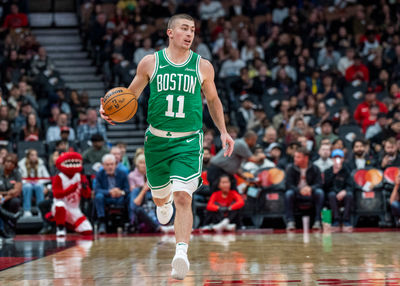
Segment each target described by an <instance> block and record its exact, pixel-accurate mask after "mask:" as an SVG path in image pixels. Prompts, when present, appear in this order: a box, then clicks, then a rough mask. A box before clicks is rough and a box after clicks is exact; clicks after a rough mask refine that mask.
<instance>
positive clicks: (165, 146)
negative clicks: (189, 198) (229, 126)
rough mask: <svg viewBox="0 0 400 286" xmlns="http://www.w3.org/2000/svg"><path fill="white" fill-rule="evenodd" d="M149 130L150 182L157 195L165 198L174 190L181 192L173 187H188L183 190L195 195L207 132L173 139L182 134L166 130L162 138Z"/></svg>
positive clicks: (146, 152) (147, 154)
mask: <svg viewBox="0 0 400 286" xmlns="http://www.w3.org/2000/svg"><path fill="white" fill-rule="evenodd" d="M149 129H151V128H149ZM149 129H148V130H147V131H146V134H145V142H144V154H145V159H146V171H147V183H148V185H149V187H150V188H151V190H152V194H153V196H154V197H158V198H164V197H166V196H167V195H168V194H170V193H171V191H172V192H173V191H179V189H177V190H175V189H174V186H173V185H175V186H179V188H184V189H181V190H180V191H186V192H188V193H189V194H190V195H192V193H193V192H194V191H195V190H196V189H197V187H198V186H199V184H200V183H201V180H200V176H201V171H202V165H203V131H202V130H200V131H198V132H196V133H193V134H190V135H188V136H183V137H178V138H170V137H171V136H172V137H174V136H176V134H179V133H178V132H166V131H162V132H163V133H162V134H163V135H164V133H165V137H164V136H163V137H160V136H156V135H154V134H153V133H152V132H151V131H150V130H149ZM157 131H160V130H157ZM153 132H154V128H153ZM158 135H160V134H158ZM185 184H186V186H187V187H186V189H185Z"/></svg>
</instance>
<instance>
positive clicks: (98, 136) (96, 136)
mask: <svg viewBox="0 0 400 286" xmlns="http://www.w3.org/2000/svg"><path fill="white" fill-rule="evenodd" d="M90 140H91V141H92V142H100V141H104V138H103V136H102V135H101V134H100V133H96V134H93V135H92V137H91V138H90Z"/></svg>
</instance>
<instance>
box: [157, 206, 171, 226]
mask: <svg viewBox="0 0 400 286" xmlns="http://www.w3.org/2000/svg"><path fill="white" fill-rule="evenodd" d="M174 214H175V208H174V207H173V206H172V215H171V217H170V218H169V220H168V221H167V222H166V223H163V222H161V221H160V219H159V218H158V214H157V210H156V216H157V220H158V222H159V223H160V225H162V226H166V225H168V224H169V223H170V222H171V221H172V218H173V217H174Z"/></svg>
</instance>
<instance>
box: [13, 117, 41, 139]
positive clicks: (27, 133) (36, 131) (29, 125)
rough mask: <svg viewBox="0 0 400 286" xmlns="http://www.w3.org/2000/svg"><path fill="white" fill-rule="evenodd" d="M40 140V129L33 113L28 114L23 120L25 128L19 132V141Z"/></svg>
mask: <svg viewBox="0 0 400 286" xmlns="http://www.w3.org/2000/svg"><path fill="white" fill-rule="evenodd" d="M42 139H43V134H42V129H41V128H39V125H38V122H37V118H36V115H35V114H34V113H29V114H28V116H27V117H26V120H25V126H24V127H23V128H22V130H21V131H20V132H19V140H20V141H40V140H42Z"/></svg>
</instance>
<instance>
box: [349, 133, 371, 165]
mask: <svg viewBox="0 0 400 286" xmlns="http://www.w3.org/2000/svg"><path fill="white" fill-rule="evenodd" d="M367 145H368V143H367V142H366V141H364V140H363V139H355V140H354V141H353V143H352V150H353V154H352V156H351V157H350V158H349V160H348V161H347V162H346V168H347V169H348V170H349V171H350V172H352V171H353V170H359V169H365V168H368V167H373V166H375V160H374V159H373V158H372V157H371V156H368V153H367V152H366V150H367Z"/></svg>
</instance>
